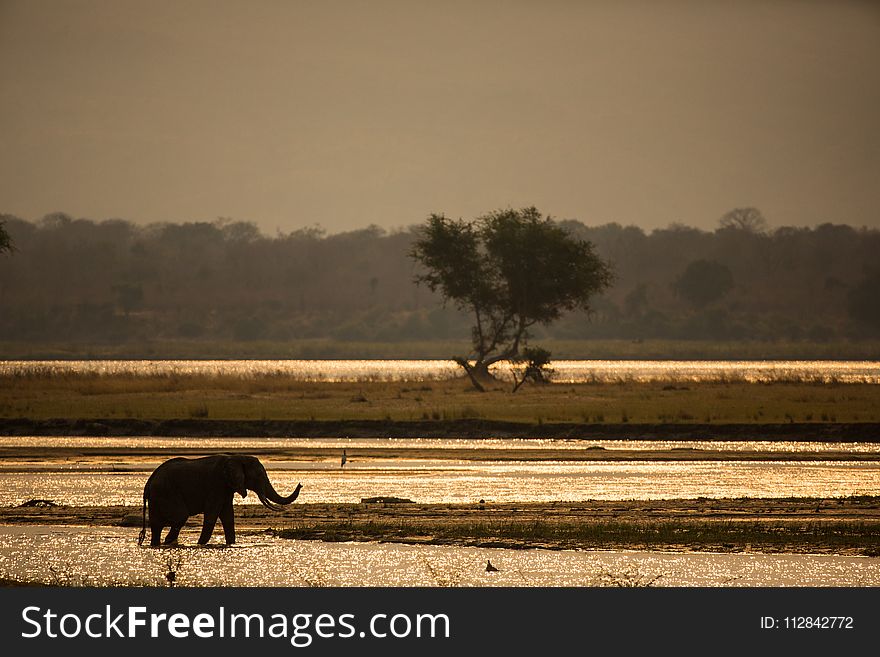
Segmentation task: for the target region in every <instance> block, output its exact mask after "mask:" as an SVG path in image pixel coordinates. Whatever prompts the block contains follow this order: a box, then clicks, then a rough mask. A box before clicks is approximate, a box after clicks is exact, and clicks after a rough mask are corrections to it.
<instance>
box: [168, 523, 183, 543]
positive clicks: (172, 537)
mask: <svg viewBox="0 0 880 657" xmlns="http://www.w3.org/2000/svg"><path fill="white" fill-rule="evenodd" d="M181 527H183V525H171V531H169V532H168V536H166V537H165V545H173V544H174V543H177V536H178V534H180V529H181Z"/></svg>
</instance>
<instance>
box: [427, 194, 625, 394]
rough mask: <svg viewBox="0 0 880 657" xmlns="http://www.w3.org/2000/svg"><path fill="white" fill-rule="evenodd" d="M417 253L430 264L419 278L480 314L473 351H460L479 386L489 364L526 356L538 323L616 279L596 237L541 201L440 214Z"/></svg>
mask: <svg viewBox="0 0 880 657" xmlns="http://www.w3.org/2000/svg"><path fill="white" fill-rule="evenodd" d="M410 256H411V257H412V258H413V259H414V260H416V261H417V262H419V263H420V264H422V265H423V266H424V271H423V272H421V273H419V274H417V275H416V277H415V280H416V282H417V283H424V284H425V285H427V287H428V288H429V289H430V290H432V291H435V292H439V293H440V294H441V295H442V296H443V299H444V302H450V301H451V302H452V303H454V304H455V306H456V307H457V308H459V309H461V310H464V311H466V312H470V313H472V314H473V317H474V326H473V328H472V329H471V345H472V352H471V354H470V355H469V356H468V357H458V358H456V359H455V360H456V362H457V363H458V364H459V365H461V366H462V367H463V368H464V369H465V371H466V372H467V374H468V376H470V378H471V381H472V382H473V384H474V386H475V387H476V388H477V389H479V390H482V389H483V388H482V385H481V383H480V381H485V380H488V379H491V375H490V373H489V367H490V366H491V365H493V364H495V363H498V362H500V361H505V360H512V359H516V358H518V357H519V356H520V350H521V348H523V347H524V346H525V344H526V342H527V340H528V337H529V329H530V328H532V327H533V326H534V325H536V324H541V325H547V324H550V323H551V322H553V321H554V320H556V319H559V317H561V316H562V314H563V313H564V312H567V311H572V310H575V309H578V308H580V309H584V310H588V309H589V302H590V298H591V297H592V296H593V295H594V294H596V293H597V292H599V291H601V290H603V289H604V288H605V287H607V286H608V285H609V283H610V281H611V271H610V269H609V267H608V265H607V264H606V263H605V262H604V261H603V260H602V259H601V258H599V257H598V256H597V255H596V254H595V252H594V250H593V245H592V244H591V243H590V242H587V241H584V240H579V239H576V238H574V237H572V236H571V235H570V234H569V233H568V232H566V231H565V230H564V229H563V228H561V227H560V226H559V225H557V224H556V223H555V222H554V221H553V220H552V219H551V218H550V217H546V218H545V217H543V216H542V215H541V213H540V212H539V211H538V210H537V209H536V208H534V207H529V208H523V209H522V210H511V209H507V210H496V211H494V212H491V213H489V214H486V215H483V216H481V217H478V218H477V219H475V220H473V221H464V220H461V219H459V220H457V221H455V220H452V219H448V218H447V217H446V216H444V215H442V214H432V215H431V216H430V217H429V218H428V221H427V223H426V224H425V226H423V227H422V228H421V231H420V233H419V236H418V238H417V239H416V241H415V244H414V246H413V249H412V251H411V253H410Z"/></svg>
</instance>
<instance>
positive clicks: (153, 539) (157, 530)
mask: <svg viewBox="0 0 880 657" xmlns="http://www.w3.org/2000/svg"><path fill="white" fill-rule="evenodd" d="M161 537H162V525H152V524H151V525H150V546H152V547H158V545H159V539H160V538H161Z"/></svg>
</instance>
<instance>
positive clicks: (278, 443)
mask: <svg viewBox="0 0 880 657" xmlns="http://www.w3.org/2000/svg"><path fill="white" fill-rule="evenodd" d="M0 447H26V448H59V447H63V448H75V449H76V448H78V449H86V448H89V449H92V448H103V449H120V448H122V449H125V448H131V449H163V450H168V451H169V452H174V450H175V449H177V450H179V449H189V448H200V449H216V450H217V451H218V452H222V451H225V450H229V449H258V450H264V449H314V448H326V449H335V450H342V449H419V450H424V449H430V450H437V451H438V453H442V452H445V451H449V452H451V451H453V450H468V449H481V450H499V451H500V450H505V451H511V450H528V451H530V452H535V451H538V452H540V451H556V450H570V451H572V452H574V451H583V450H584V449H589V448H596V447H601V448H602V449H605V450H612V451H613V450H627V451H656V450H672V449H689V450H712V451H723V452H752V451H757V452H782V453H786V452H791V453H798V452H805V451H810V452H845V453H852V454H860V453H873V452H878V451H880V443H865V442H861V443H858V442H857V443H834V442H821V441H817V442H808V443H807V442H800V441H794V440H629V439H627V440H581V439H567V438H562V439H560V438H296V437H291V438H203V437H197V438H187V437H174V438H167V437H161V436H126V437H119V436H117V437H113V436H111V437H106V436H0Z"/></svg>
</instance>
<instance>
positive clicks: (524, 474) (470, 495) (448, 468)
mask: <svg viewBox="0 0 880 657" xmlns="http://www.w3.org/2000/svg"><path fill="white" fill-rule="evenodd" d="M117 463H118V462H117ZM266 463H267V466H268V470H269V477H270V479H271V480H272V483H273V484H274V486H275V488H276V489H277V490H278V491H279V492H281V493H282V494H287V493H288V492H290V491H291V490H292V489H293V488H294V487H295V486H296V484H297V483H299V482H302V484H303V490H302V493H301V494H300V497H299V499H300V501H302V502H305V503H316V502H336V503H338V502H360V501H361V498H364V497H375V496H392V497H404V498H409V499H411V500H413V501H415V502H419V503H473V502H476V501H478V500H480V499H485V500H486V501H488V502H526V501H533V502H551V501H563V500H564V501H571V502H574V501H584V500H628V499H644V500H650V499H690V498H696V497H709V498H724V497H845V496H849V495H880V462H877V461H873V462H850V461H846V462H835V461H814V462H799V461H774V462H768V461H724V462H719V461H690V462H688V461H628V462H602V461H456V460H451V459H443V460H428V459H425V460H421V459H420V460H415V459H413V460H403V459H369V460H366V459H365V460H354V461H353V462H349V463H348V464H347V465H346V467H345V470H344V471H343V470H342V469H341V468H340V467H339V462H338V460H335V459H334V460H332V461H330V460H321V461H311V462H293V461H286V462H285V461H268V462H266ZM158 464H159V460H155V461H150V460H142V461H140V462H137V463H127V464H126V465H125V467H126V468H132V469H137V470H138V471H136V472H113V471H107V470H108V468H109V467H111V466H112V463H110V462H105V463H96V462H95V461H94V460H90V461H88V462H84V463H81V464H77V463H75V462H67V463H66V465H65V464H61V463H59V464H58V470H56V471H45V468H46V463H45V462H41V463H40V464H30V465H28V464H22V465H20V466H18V468H19V471H14V472H13V471H9V470H8V468H9V467H12V466H8V465H7V466H5V468H6V470H5V471H4V472H2V473H0V505H2V506H15V505H18V504H21V503H22V502H24V501H26V500H29V499H33V498H38V499H50V500H53V501H55V502H56V503H59V504H65V505H74V506H80V505H83V506H93V505H94V506H104V505H118V504H124V505H127V506H134V507H138V508H139V507H140V505H141V500H142V495H143V487H144V483H145V482H146V479H147V476H148V474H149V472H150V471H151V470H152V469H153V468H154V467H155V466H156V465H158ZM29 467H32V468H35V469H34V470H31V471H28V468H29ZM96 467H97V468H102V469H103V471H94V470H93V468H96ZM119 467H122V466H121V465H120V466H119ZM236 502H237V503H250V504H256V503H258V502H257V500H256V498H255V496H253V495H249V496H248V498H247V499H246V500H240V499H239V498H236Z"/></svg>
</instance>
